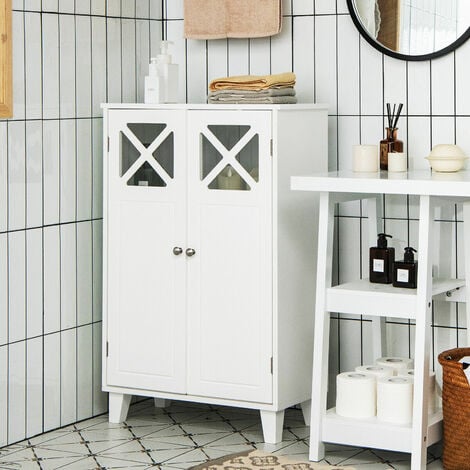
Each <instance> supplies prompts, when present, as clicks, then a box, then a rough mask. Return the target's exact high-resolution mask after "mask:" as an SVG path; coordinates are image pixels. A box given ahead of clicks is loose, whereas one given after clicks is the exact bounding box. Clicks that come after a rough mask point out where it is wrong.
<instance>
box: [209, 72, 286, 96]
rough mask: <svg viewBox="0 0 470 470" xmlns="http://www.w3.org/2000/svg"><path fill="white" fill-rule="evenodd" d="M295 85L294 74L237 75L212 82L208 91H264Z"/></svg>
mask: <svg viewBox="0 0 470 470" xmlns="http://www.w3.org/2000/svg"><path fill="white" fill-rule="evenodd" d="M294 85H295V74H294V73H292V72H285V73H278V74H275V75H239V76H236V77H223V78H216V79H215V80H212V81H211V82H210V84H209V91H216V90H230V89H231V90H265V89H267V88H288V87H293V86H294Z"/></svg>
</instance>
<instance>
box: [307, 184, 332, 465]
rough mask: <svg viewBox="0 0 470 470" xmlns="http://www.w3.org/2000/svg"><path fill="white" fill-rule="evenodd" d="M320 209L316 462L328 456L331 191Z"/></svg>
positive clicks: (312, 439) (314, 413)
mask: <svg viewBox="0 0 470 470" xmlns="http://www.w3.org/2000/svg"><path fill="white" fill-rule="evenodd" d="M319 212H320V214H319V221H318V260H317V292H316V301H315V333H314V343H313V373H312V405H311V415H310V454H309V458H310V460H313V461H318V460H321V459H322V458H323V457H324V456H325V446H324V444H323V442H322V440H321V436H322V426H323V424H322V419H323V416H324V414H325V412H326V395H327V384H328V347H329V346H328V343H329V334H330V314H329V312H327V311H326V289H327V288H328V287H331V279H332V269H333V228H334V203H333V201H332V200H331V198H330V195H329V193H327V192H322V193H320V210H319Z"/></svg>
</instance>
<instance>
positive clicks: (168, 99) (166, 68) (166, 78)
mask: <svg viewBox="0 0 470 470" xmlns="http://www.w3.org/2000/svg"><path fill="white" fill-rule="evenodd" d="M170 44H173V42H172V41H161V42H160V54H158V55H157V69H158V76H159V78H160V80H161V86H162V99H161V100H160V102H161V103H177V102H178V65H177V64H172V63H171V55H170V54H168V46H169V45H170Z"/></svg>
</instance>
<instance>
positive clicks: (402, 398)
mask: <svg viewBox="0 0 470 470" xmlns="http://www.w3.org/2000/svg"><path fill="white" fill-rule="evenodd" d="M412 417H413V378H412V377H380V378H378V379H377V419H378V420H380V421H385V422H387V423H395V424H408V423H411V419H412Z"/></svg>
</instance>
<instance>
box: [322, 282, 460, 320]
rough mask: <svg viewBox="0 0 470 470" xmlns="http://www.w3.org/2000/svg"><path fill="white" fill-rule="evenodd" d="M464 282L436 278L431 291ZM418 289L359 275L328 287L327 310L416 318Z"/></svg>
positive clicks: (442, 289)
mask: <svg viewBox="0 0 470 470" xmlns="http://www.w3.org/2000/svg"><path fill="white" fill-rule="evenodd" d="M463 286H465V280H464V279H433V287H432V295H433V296H435V295H439V294H442V293H443V292H448V291H452V290H454V289H457V288H460V287H463ZM416 292H417V291H416V289H405V288H402V287H393V286H392V284H376V283H372V282H369V279H360V280H358V281H353V282H348V283H345V284H340V285H338V286H335V287H330V288H328V289H327V295H326V309H327V311H328V312H338V313H352V314H358V315H370V316H381V317H384V316H385V317H394V318H411V319H413V318H416Z"/></svg>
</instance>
